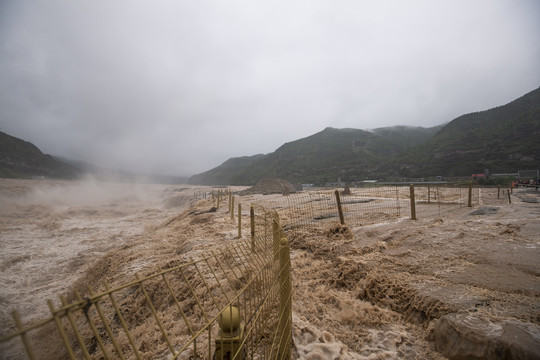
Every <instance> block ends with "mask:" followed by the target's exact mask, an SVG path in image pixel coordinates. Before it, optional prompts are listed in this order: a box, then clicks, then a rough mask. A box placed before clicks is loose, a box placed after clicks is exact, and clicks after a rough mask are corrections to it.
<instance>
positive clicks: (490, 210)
mask: <svg viewBox="0 0 540 360" xmlns="http://www.w3.org/2000/svg"><path fill="white" fill-rule="evenodd" d="M498 211H499V208H496V207H493V206H484V207H481V208H480V209H478V210H475V211H473V212H471V213H469V215H493V214H496V213H497V212H498Z"/></svg>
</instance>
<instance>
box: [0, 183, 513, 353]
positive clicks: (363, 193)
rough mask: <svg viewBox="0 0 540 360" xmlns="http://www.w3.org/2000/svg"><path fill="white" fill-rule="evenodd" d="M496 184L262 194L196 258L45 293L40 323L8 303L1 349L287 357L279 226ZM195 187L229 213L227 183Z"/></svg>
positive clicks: (435, 203) (420, 206)
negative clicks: (118, 281)
mask: <svg viewBox="0 0 540 360" xmlns="http://www.w3.org/2000/svg"><path fill="white" fill-rule="evenodd" d="M496 191H497V189H489V190H488V189H478V188H472V187H455V186H454V187H444V186H423V187H418V186H417V187H416V188H415V189H414V198H415V199H414V200H415V201H414V202H411V195H412V194H413V193H412V192H411V188H410V187H398V186H384V187H372V188H354V189H351V190H350V192H349V191H341V192H339V191H334V190H317V191H306V192H300V193H295V194H290V195H269V196H267V197H265V198H264V199H263V200H261V201H259V202H257V203H256V204H251V208H250V215H251V216H250V218H251V236H250V237H249V239H246V240H242V239H239V240H238V241H237V242H235V244H233V245H231V246H228V247H226V248H224V249H221V250H216V251H209V253H208V254H206V256H204V257H202V258H199V259H196V260H194V259H187V260H186V259H185V260H184V261H183V262H171V263H170V264H168V265H167V266H166V267H165V268H164V269H159V271H157V272H155V273H152V274H147V275H144V276H143V275H137V276H136V278H135V279H133V281H131V282H129V283H126V284H124V285H121V286H117V287H115V288H111V286H110V285H109V284H108V283H106V282H105V283H104V284H103V288H102V289H100V290H99V291H95V290H94V289H91V288H89V289H88V291H87V294H85V295H81V294H79V293H75V294H74V296H73V298H72V299H66V298H63V297H61V298H60V301H59V302H57V303H53V302H52V301H51V302H49V308H50V311H51V316H50V317H49V318H47V319H45V320H43V321H41V322H39V323H35V324H23V323H21V321H20V318H19V316H18V314H17V313H16V312H14V313H13V319H14V323H15V325H16V328H17V329H18V330H17V331H16V332H14V333H12V334H10V335H8V336H4V337H3V338H1V339H0V354H3V356H4V357H6V358H9V356H10V354H11V353H12V354H20V353H17V351H18V350H22V349H23V348H24V350H22V351H24V352H26V354H27V355H28V357H29V358H40V359H56V358H72V359H79V358H84V359H101V358H104V359H109V358H120V359H145V358H168V359H210V358H215V359H286V358H290V357H291V347H292V343H291V342H292V335H291V326H292V325H291V321H292V320H291V318H292V317H291V302H292V298H291V282H290V258H289V245H288V242H287V240H286V239H285V231H288V230H293V229H307V230H309V229H312V228H320V229H325V228H328V227H329V226H331V225H333V224H335V223H339V222H341V221H342V222H343V223H345V224H347V225H351V226H362V225H369V224H375V223H381V222H385V221H392V220H395V219H398V218H408V217H410V216H411V211H412V204H414V205H415V207H416V208H417V212H418V217H435V216H439V217H440V216H442V215H444V214H448V213H449V212H451V211H455V210H459V209H462V208H464V207H468V206H469V205H471V206H474V205H477V204H479V203H480V202H481V201H483V202H486V201H488V200H486V199H489V201H504V197H503V196H501V195H500V193H499V196H498V198H497V199H496V200H495V198H496V196H497V194H496ZM494 192H495V193H494ZM481 195H482V200H481V197H480V196H481ZM195 196H196V197H197V198H200V199H204V198H207V197H210V196H212V198H213V199H214V204H215V205H216V206H217V207H219V206H222V207H226V206H227V205H229V211H230V209H231V208H232V209H233V211H232V212H231V214H230V215H231V216H232V217H234V209H235V206H234V205H233V204H232V199H231V193H230V191H228V190H224V191H220V192H218V193H215V194H214V193H206V192H200V193H197V194H196V195H195ZM338 199H339V203H340V205H341V214H340V211H339V207H338ZM218 204H221V205H218ZM246 208H247V206H246V207H244V211H246V210H245V209H246ZM277 214H279V217H278V216H277ZM240 228H241V225H240V224H239V229H240ZM239 233H240V231H239ZM14 357H18V356H16V355H15V356H14Z"/></svg>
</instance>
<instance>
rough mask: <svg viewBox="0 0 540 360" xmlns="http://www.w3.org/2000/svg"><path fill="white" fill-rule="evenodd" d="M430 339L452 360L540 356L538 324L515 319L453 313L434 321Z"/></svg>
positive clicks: (539, 357)
mask: <svg viewBox="0 0 540 360" xmlns="http://www.w3.org/2000/svg"><path fill="white" fill-rule="evenodd" d="M431 340H433V341H434V342H435V348H436V349H437V351H439V352H441V353H443V354H444V355H445V356H447V357H448V358H449V359H451V360H461V359H524V360H525V359H540V327H539V326H538V325H535V324H531V323H525V322H521V321H519V320H516V319H508V320H500V321H496V320H493V319H488V318H486V317H482V316H480V315H478V314H467V313H464V314H457V313H452V314H448V315H445V316H443V317H441V318H440V319H439V320H437V322H436V323H435V325H434V327H433V331H432V334H431Z"/></svg>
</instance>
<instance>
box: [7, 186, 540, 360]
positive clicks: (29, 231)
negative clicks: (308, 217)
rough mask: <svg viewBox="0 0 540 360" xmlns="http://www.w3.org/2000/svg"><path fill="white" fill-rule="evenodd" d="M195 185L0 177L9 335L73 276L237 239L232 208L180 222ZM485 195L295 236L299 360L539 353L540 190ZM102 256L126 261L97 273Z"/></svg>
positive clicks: (247, 199) (37, 314)
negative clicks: (413, 214)
mask: <svg viewBox="0 0 540 360" xmlns="http://www.w3.org/2000/svg"><path fill="white" fill-rule="evenodd" d="M197 190H199V188H196V187H192V186H187V185H152V184H117V183H100V182H97V181H78V182H71V181H53V180H11V179H0V320H1V323H2V324H3V326H2V327H3V329H2V334H5V333H7V332H9V331H12V330H13V329H14V328H13V326H12V325H10V324H12V320H11V315H10V312H11V311H12V310H14V309H16V310H17V311H18V312H19V313H20V314H21V316H22V317H23V320H24V321H32V320H35V319H39V318H42V317H44V316H47V312H48V310H47V306H46V303H45V301H46V299H58V295H60V294H65V293H68V292H69V289H70V288H71V287H72V286H73V285H74V284H82V283H85V282H88V283H92V282H93V281H94V280H93V278H92V277H96V278H99V279H103V278H107V279H109V280H110V281H111V282H112V283H121V282H122V281H125V280H126V279H128V278H129V277H130V276H133V274H134V273H136V272H138V271H142V270H145V269H149V268H156V267H157V266H158V265H159V264H160V263H165V262H166V261H169V260H170V256H171V253H172V251H171V249H175V248H176V247H178V244H179V243H181V244H182V249H183V251H188V252H190V254H191V255H192V256H195V257H196V256H197V255H198V254H201V253H202V252H204V251H205V249H208V248H210V247H212V246H219V245H220V244H223V243H226V242H227V241H229V240H232V239H233V238H234V237H235V234H236V233H235V225H234V224H232V223H230V222H229V221H228V220H227V215H226V214H225V209H220V210H218V211H217V212H215V213H213V214H212V215H208V216H207V217H205V219H204V222H200V221H195V220H196V219H194V218H193V217H191V218H190V217H189V216H188V217H185V218H182V220H181V221H180V220H178V221H177V222H174V221H171V219H174V218H175V217H176V216H177V215H178V214H179V213H181V212H182V211H183V210H184V209H186V208H187V207H189V206H190V204H191V201H192V199H193V194H194V192H195V191H197ZM208 190H209V189H208ZM480 191H481V192H480V203H479V205H477V206H475V207H474V208H472V209H471V208H462V209H457V210H456V211H453V212H449V213H445V214H444V215H443V216H430V217H423V218H422V217H421V216H419V218H418V220H417V221H411V220H409V219H408V218H407V217H406V214H405V215H404V216H403V217H401V218H399V219H396V220H395V221H388V222H384V223H381V224H373V225H367V226H359V227H356V228H350V229H348V230H347V231H329V230H328V229H321V230H312V231H306V230H296V231H293V232H291V233H289V234H288V236H289V237H290V241H291V257H292V260H291V261H292V279H293V290H294V295H293V296H294V300H293V322H294V324H293V325H294V327H293V336H294V356H295V358H300V359H446V358H451V359H454V358H455V359H458V358H462V357H464V356H470V357H471V358H473V357H474V356H477V358H504V356H507V358H524V359H527V358H539V357H540V355H539V354H540V330H539V329H540V203H539V201H540V192H535V191H534V189H516V190H514V193H513V194H512V203H511V204H509V203H508V202H507V201H502V200H500V199H497V195H496V192H497V190H496V189H481V190H480ZM261 198H262V195H249V196H243V197H239V198H238V199H239V200H238V201H240V202H242V203H245V204H249V203H252V202H257V201H258V200H260V199H261ZM194 206H201V207H204V206H208V205H207V204H205V203H204V202H203V203H200V204H199V205H194ZM419 214H422V212H421V209H420V210H419ZM245 223H246V224H247V223H248V221H245ZM247 226H249V225H247ZM128 245H129V249H128ZM104 258H109V259H116V261H117V263H115V264H113V265H111V266H109V267H108V268H107V269H103V271H102V272H100V273H99V274H96V273H92V272H91V271H90V270H92V269H93V268H92V267H93V266H94V265H95V264H96V263H98V262H99V261H100V259H104ZM94 270H95V269H93V270H92V271H94ZM13 356H14V357H13V358H18V355H17V354H15V355H13ZM497 356H499V357H497ZM0 358H9V357H7V356H6V355H5V353H4V354H2V356H0Z"/></svg>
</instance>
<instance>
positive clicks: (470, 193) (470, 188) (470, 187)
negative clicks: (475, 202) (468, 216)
mask: <svg viewBox="0 0 540 360" xmlns="http://www.w3.org/2000/svg"><path fill="white" fill-rule="evenodd" d="M460 202H461V201H460ZM467 207H472V181H471V182H470V183H469V202H468V204H467Z"/></svg>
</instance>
